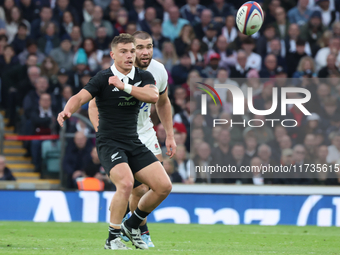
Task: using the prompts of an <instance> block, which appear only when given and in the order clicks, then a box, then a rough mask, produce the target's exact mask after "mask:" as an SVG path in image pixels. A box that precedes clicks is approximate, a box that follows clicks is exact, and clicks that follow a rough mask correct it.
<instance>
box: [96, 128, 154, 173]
mask: <svg viewBox="0 0 340 255" xmlns="http://www.w3.org/2000/svg"><path fill="white" fill-rule="evenodd" d="M96 147H97V151H98V157H99V160H100V163H101V165H102V166H103V168H104V170H105V172H106V174H107V175H108V176H110V171H111V169H112V168H113V167H114V166H116V165H118V164H120V163H128V164H129V166H130V168H131V170H132V173H133V174H135V173H137V172H138V171H139V170H141V169H143V168H144V167H146V166H148V165H150V164H152V163H154V162H156V161H158V159H157V158H156V157H155V155H154V154H153V153H152V152H151V151H150V150H149V149H148V148H147V147H146V146H145V145H144V144H143V143H142V142H141V141H140V140H139V139H135V140H127V139H126V140H118V139H112V138H107V137H102V136H100V135H98V134H97V135H96Z"/></svg>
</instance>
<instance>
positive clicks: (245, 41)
mask: <svg viewBox="0 0 340 255" xmlns="http://www.w3.org/2000/svg"><path fill="white" fill-rule="evenodd" d="M242 44H255V41H254V39H253V38H252V37H250V36H247V37H246V38H244V39H243V40H242Z"/></svg>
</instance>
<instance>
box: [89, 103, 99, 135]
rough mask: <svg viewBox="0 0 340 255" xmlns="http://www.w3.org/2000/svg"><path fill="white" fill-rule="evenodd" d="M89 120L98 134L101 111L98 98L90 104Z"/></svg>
mask: <svg viewBox="0 0 340 255" xmlns="http://www.w3.org/2000/svg"><path fill="white" fill-rule="evenodd" d="M89 118H90V121H91V123H92V125H93V128H94V130H95V131H96V132H98V126H99V111H98V107H97V104H96V98H93V99H92V100H91V101H90V103H89Z"/></svg>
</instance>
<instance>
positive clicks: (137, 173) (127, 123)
mask: <svg viewBox="0 0 340 255" xmlns="http://www.w3.org/2000/svg"><path fill="white" fill-rule="evenodd" d="M111 47H112V51H111V53H110V55H111V57H112V59H114V64H113V65H112V66H111V67H110V68H108V69H106V70H103V71H100V72H98V73H97V74H96V75H95V76H94V77H92V78H91V79H90V81H89V83H88V84H87V85H86V86H85V87H84V88H83V89H82V90H81V91H80V92H79V93H78V94H76V95H74V96H73V97H71V98H70V99H69V101H68V102H67V104H66V105H65V108H64V110H63V111H62V112H60V113H59V115H58V122H59V124H60V125H61V126H63V122H64V121H65V120H66V119H68V118H70V117H71V115H72V114H73V113H75V112H76V111H77V110H78V109H79V108H80V107H81V106H82V105H83V104H85V103H87V102H89V101H90V100H91V99H92V98H94V97H96V104H97V107H98V111H99V126H98V132H97V133H96V146H97V150H98V155H99V159H100V162H101V164H102V166H103V167H104V169H105V171H106V173H107V174H108V175H109V177H110V179H111V180H112V182H113V183H114V184H115V186H116V188H117V190H116V193H115V195H114V197H113V199H112V200H113V201H112V203H111V204H114V205H115V209H114V210H110V227H109V238H108V239H107V240H106V244H105V248H106V249H113V250H127V249H129V248H128V247H127V246H126V245H125V244H124V243H123V242H122V241H121V237H120V231H122V232H123V233H124V235H126V236H127V237H128V238H129V239H130V240H131V242H132V244H133V245H134V246H135V247H136V248H140V249H148V246H147V245H146V244H145V242H143V240H142V239H141V235H140V230H139V228H138V226H139V225H140V223H141V222H142V221H143V220H144V219H145V217H147V215H149V214H150V213H151V212H152V211H153V210H154V209H155V208H156V207H157V206H158V205H159V204H160V203H161V202H162V201H163V200H164V199H165V198H166V197H167V196H168V195H169V193H170V191H171V188H172V185H171V181H170V179H169V177H168V175H167V174H166V172H165V170H164V168H163V167H162V165H161V163H160V162H159V161H158V160H157V158H156V157H155V156H154V154H153V153H152V152H151V151H150V150H149V149H148V148H147V147H146V146H145V145H144V144H143V143H141V141H140V140H139V139H138V134H137V117H138V113H139V109H140V105H141V102H146V103H156V102H157V100H158V97H159V91H158V89H157V87H156V86H155V81H154V78H153V76H152V74H151V73H149V72H148V71H143V70H141V69H139V68H136V67H134V61H135V58H136V49H135V39H134V37H132V36H131V35H128V34H120V35H119V36H116V37H115V38H114V39H113V40H112V43H111ZM134 178H136V179H137V180H138V181H140V182H142V183H144V184H146V185H147V186H149V187H150V190H149V191H148V192H147V193H146V194H145V195H144V196H143V197H142V199H141V200H140V201H139V203H138V207H137V209H136V210H135V211H134V213H133V214H132V215H131V217H130V218H129V219H128V220H126V221H125V222H124V223H123V224H121V222H122V219H123V216H124V214H125V211H126V207H127V203H128V199H129V196H130V194H131V191H132V188H133V184H134Z"/></svg>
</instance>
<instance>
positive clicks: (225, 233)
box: [0, 222, 340, 255]
mask: <svg viewBox="0 0 340 255" xmlns="http://www.w3.org/2000/svg"><path fill="white" fill-rule="evenodd" d="M149 230H150V233H151V237H152V240H153V242H154V244H155V246H156V247H155V248H150V250H144V251H142V250H135V248H133V249H134V250H131V251H112V250H104V243H105V239H106V238H107V236H108V224H106V223H94V224H92V223H55V222H48V223H34V222H0V254H6V255H7V254H25V255H26V254H27V255H28V254H81V255H86V254H91V255H92V254H110V253H111V254H112V253H114V254H190V255H191V254H211V255H212V254H340V229H339V228H336V227H314V226H307V227H296V226H258V225H238V226H228V225H196V224H192V225H175V224H149ZM129 246H130V247H132V245H131V243H130V242H129Z"/></svg>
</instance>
